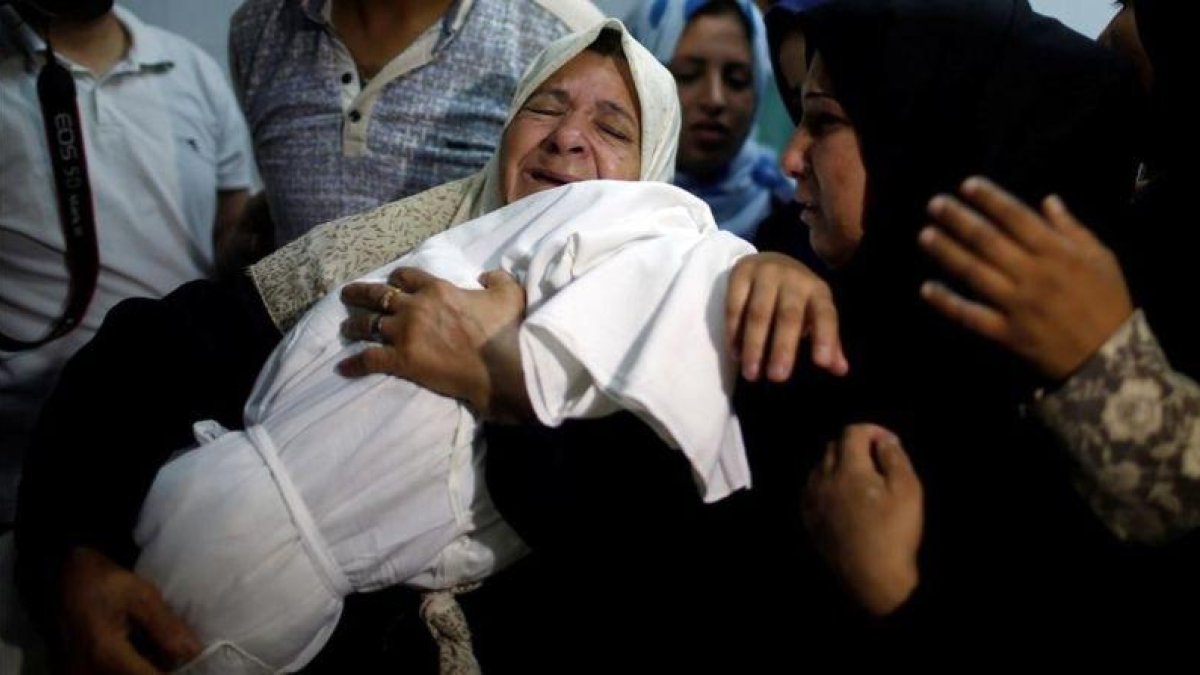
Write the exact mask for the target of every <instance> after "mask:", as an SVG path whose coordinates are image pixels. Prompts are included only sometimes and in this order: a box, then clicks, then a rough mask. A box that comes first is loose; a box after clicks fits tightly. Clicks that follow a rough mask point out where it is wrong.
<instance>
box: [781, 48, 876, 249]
mask: <svg viewBox="0 0 1200 675" xmlns="http://www.w3.org/2000/svg"><path fill="white" fill-rule="evenodd" d="M779 62H780V65H781V70H782V73H781V74H782V76H783V79H784V83H785V90H786V92H787V94H786V96H785V102H786V103H787V104H788V108H789V109H791V110H796V109H800V110H803V115H802V117H801V120H800V124H799V125H798V126H797V127H796V131H795V132H794V133H793V134H792V138H791V140H790V141H788V145H787V147H786V148H784V151H783V155H782V156H781V157H780V163H781V164H782V165H783V169H784V171H786V172H787V174H788V175H790V176H792V177H793V178H795V179H796V184H797V185H796V201H798V202H799V203H800V206H801V213H800V220H801V221H802V222H803V223H804V224H805V225H807V226H808V239H809V242H810V243H811V244H812V247H813V251H814V252H816V254H817V255H818V256H820V257H821V260H823V261H824V262H825V263H826V264H827V265H829V266H830V267H832V268H835V269H836V268H838V267H841V266H843V265H845V264H846V263H847V262H849V261H850V259H851V258H853V257H854V254H855V252H856V251H858V247H859V244H860V243H861V242H862V237H863V209H864V205H865V202H866V195H867V170H866V167H865V166H864V165H863V159H862V151H861V149H860V147H859V142H858V133H857V132H856V131H855V129H854V126H853V125H852V124H851V123H850V118H849V117H847V116H846V111H845V110H843V109H842V106H841V104H840V103H838V101H837V99H836V98H834V95H833V90H832V88H831V86H830V82H829V71H828V70H826V69H825V62H824V60H823V59H822V58H821V55H820V54H819V53H818V54H817V55H815V56H814V57H813V62H812V67H811V68H809V70H808V73H807V76H806V74H805V72H804V69H803V66H804V62H805V59H804V38H803V37H802V36H800V35H799V34H797V33H793V34H792V35H791V36H789V37H788V38H787V39H785V40H784V42H783V44H782V45H781V50H780V58H779Z"/></svg>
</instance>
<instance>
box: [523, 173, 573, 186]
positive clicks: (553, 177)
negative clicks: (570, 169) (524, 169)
mask: <svg viewBox="0 0 1200 675" xmlns="http://www.w3.org/2000/svg"><path fill="white" fill-rule="evenodd" d="M528 174H529V177H530V178H532V179H533V180H535V181H537V182H539V183H545V184H547V185H553V186H554V187H558V186H560V185H566V184H567V183H575V182H577V181H579V179H578V178H576V177H574V176H568V175H566V174H561V173H554V172H553V171H546V170H545V169H531V170H529V172H528Z"/></svg>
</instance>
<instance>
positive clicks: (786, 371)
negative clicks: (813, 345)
mask: <svg viewBox="0 0 1200 675" xmlns="http://www.w3.org/2000/svg"><path fill="white" fill-rule="evenodd" d="M804 319H805V306H804V298H802V297H799V296H797V294H795V293H792V292H788V290H787V289H783V290H781V291H780V293H779V295H778V297H777V300H776V303H775V310H774V313H773V317H772V319H771V321H772V323H773V325H771V326H769V327H768V329H767V333H768V334H769V335H770V336H771V348H770V349H771V351H770V354H769V355H768V361H767V379H769V380H771V381H772V382H784V381H786V380H787V379H788V378H789V377H791V376H792V368H793V367H794V366H795V364H796V352H797V350H798V349H799V348H800V338H801V337H803V334H804Z"/></svg>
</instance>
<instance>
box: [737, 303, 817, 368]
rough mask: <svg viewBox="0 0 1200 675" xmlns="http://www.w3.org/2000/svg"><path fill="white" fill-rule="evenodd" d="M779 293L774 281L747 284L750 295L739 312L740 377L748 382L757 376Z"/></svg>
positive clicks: (801, 317)
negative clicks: (740, 321) (740, 312)
mask: <svg viewBox="0 0 1200 675" xmlns="http://www.w3.org/2000/svg"><path fill="white" fill-rule="evenodd" d="M778 297H779V285H778V284H775V283H755V284H754V285H753V286H751V288H750V297H749V299H748V301H747V303H746V309H745V311H744V312H743V314H742V316H743V320H742V325H741V347H742V349H741V363H742V377H744V378H746V379H747V380H750V381H751V382H753V381H755V380H757V379H758V376H759V371H760V369H761V366H762V360H763V351H764V350H765V349H766V345H767V336H768V335H769V334H770V332H771V320H772V317H773V316H774V314H775V304H776V301H777V300H778ZM788 320H789V321H798V322H799V323H801V324H802V323H803V320H804V317H803V315H801V316H798V317H797V316H793V317H790V318H789V319H788ZM789 371H790V368H789Z"/></svg>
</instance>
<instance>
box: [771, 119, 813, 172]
mask: <svg viewBox="0 0 1200 675" xmlns="http://www.w3.org/2000/svg"><path fill="white" fill-rule="evenodd" d="M812 141H813V138H812V134H811V133H809V131H808V129H807V128H805V126H804V124H802V123H801V124H797V125H796V130H795V131H793V132H792V137H791V138H790V139H788V143H787V146H786V147H784V149H783V154H781V155H780V156H779V165H780V167H782V168H783V171H784V173H786V174H787V175H789V176H791V177H792V178H795V179H796V181H797V182H799V181H801V180H803V179H804V178H806V177H807V176H808V173H809V171H810V166H809V164H810V158H809V150H810V149H811V148H812Z"/></svg>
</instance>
